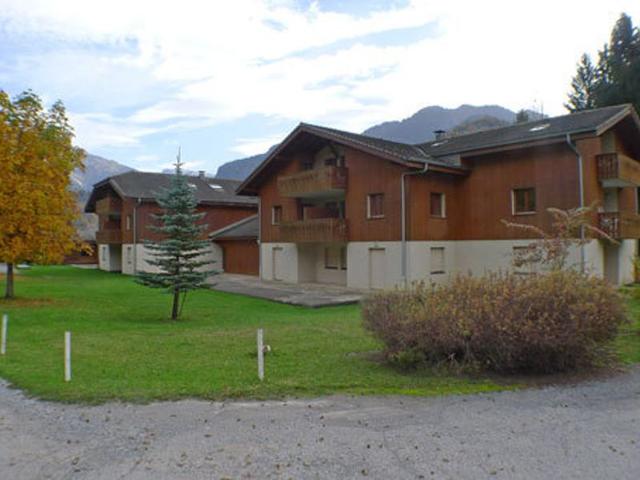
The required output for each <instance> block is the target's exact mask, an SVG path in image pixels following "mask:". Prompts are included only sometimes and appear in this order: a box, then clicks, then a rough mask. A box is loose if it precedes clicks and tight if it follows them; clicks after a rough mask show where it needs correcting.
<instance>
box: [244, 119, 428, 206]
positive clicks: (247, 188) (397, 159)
mask: <svg viewBox="0 0 640 480" xmlns="http://www.w3.org/2000/svg"><path fill="white" fill-rule="evenodd" d="M302 132H306V133H309V134H311V135H316V136H318V137H320V138H324V139H327V140H332V141H335V142H336V143H340V144H342V145H345V146H348V147H351V148H354V149H356V150H360V151H363V152H365V153H369V154H371V155H375V156H376V157H380V158H383V159H385V160H389V161H391V162H394V163H398V164H401V165H404V166H406V167H412V168H420V165H424V163H425V162H426V161H427V159H425V160H416V159H407V158H404V157H401V156H398V155H394V154H392V153H390V152H386V151H384V150H380V149H376V148H371V147H367V146H366V145H362V144H360V143H358V142H354V141H352V140H349V139H346V138H343V137H341V136H339V135H333V134H331V133H330V132H327V131H325V130H320V129H317V128H315V127H314V126H312V125H308V124H305V123H301V124H299V125H298V126H297V127H296V128H295V129H294V130H293V131H292V132H291V133H290V134H289V135H287V137H286V138H285V139H284V140H283V141H282V142H281V143H280V144H279V145H278V146H277V147H276V148H275V149H274V150H273V151H272V152H271V153H270V154H269V155H268V156H267V158H265V159H264V160H263V161H262V163H260V165H258V167H256V169H255V170H254V171H253V172H251V175H249V177H247V178H246V179H245V180H244V182H242V183H241V184H240V185H239V186H238V188H237V189H236V193H237V194H239V195H255V194H256V193H257V189H256V188H255V187H254V188H251V183H252V182H253V181H254V180H255V179H256V178H257V176H258V175H259V174H260V173H261V172H262V171H263V170H264V168H265V167H266V166H267V165H268V164H269V163H271V162H272V161H273V160H274V159H275V158H276V157H277V156H278V154H279V153H280V152H282V150H284V148H286V146H287V145H288V144H289V143H290V142H291V141H292V140H293V139H294V138H295V137H296V136H297V135H298V134H300V133H302Z"/></svg>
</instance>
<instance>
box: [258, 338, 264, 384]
mask: <svg viewBox="0 0 640 480" xmlns="http://www.w3.org/2000/svg"><path fill="white" fill-rule="evenodd" d="M258 378H259V379H260V380H264V342H263V331H262V329H261V328H259V329H258Z"/></svg>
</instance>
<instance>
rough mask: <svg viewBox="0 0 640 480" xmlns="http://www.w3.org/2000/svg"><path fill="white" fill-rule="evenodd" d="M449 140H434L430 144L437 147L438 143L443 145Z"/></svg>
mask: <svg viewBox="0 0 640 480" xmlns="http://www.w3.org/2000/svg"><path fill="white" fill-rule="evenodd" d="M448 141H449V140H442V141H441V142H436V143H432V144H431V146H432V147H439V146H440V145H444V144H445V143H447V142H448Z"/></svg>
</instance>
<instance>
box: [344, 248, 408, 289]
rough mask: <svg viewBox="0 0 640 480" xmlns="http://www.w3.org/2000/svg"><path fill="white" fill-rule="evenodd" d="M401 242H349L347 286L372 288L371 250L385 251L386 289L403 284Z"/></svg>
mask: <svg viewBox="0 0 640 480" xmlns="http://www.w3.org/2000/svg"><path fill="white" fill-rule="evenodd" d="M400 246H401V243H400V242H349V243H348V244H347V286H349V287H352V288H370V284H369V283H370V276H369V255H370V254H369V250H371V249H384V258H385V265H386V266H385V277H384V288H393V287H394V286H395V285H400V284H401V283H402V270H401V258H402V250H401V247H400Z"/></svg>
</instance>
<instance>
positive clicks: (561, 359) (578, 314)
mask: <svg viewBox="0 0 640 480" xmlns="http://www.w3.org/2000/svg"><path fill="white" fill-rule="evenodd" d="M363 318H364V324H365V327H366V328H367V329H368V330H370V331H371V332H373V334H374V335H375V336H376V337H378V338H379V339H380V340H382V342H383V343H384V345H385V352H386V355H387V358H389V359H391V360H395V361H397V362H398V363H401V364H403V365H408V364H415V363H417V362H421V361H426V362H428V363H432V364H437V363H441V362H446V361H455V362H459V363H462V364H469V365H480V366H481V367H482V368H487V369H489V370H494V371H499V372H514V371H528V372H559V371H566V370H571V369H575V368H578V367H585V366H590V365H593V364H594V363H597V362H598V361H599V360H600V359H601V358H602V354H603V353H604V352H605V351H606V347H607V344H608V343H609V342H610V341H611V340H612V339H613V338H614V337H615V335H616V332H617V331H618V327H619V326H620V325H621V324H622V323H623V322H625V321H626V318H627V317H626V312H625V306H624V302H623V299H622V297H621V296H620V294H619V293H618V292H617V291H616V290H615V289H614V288H613V287H612V286H611V285H609V284H608V283H606V282H605V281H604V280H601V279H598V278H596V277H592V276H588V275H585V274H581V273H579V272H575V271H571V270H569V271H561V270H558V271H552V272H550V273H548V274H544V275H530V276H522V275H517V274H513V273H497V274H489V275H486V276H483V277H473V276H470V275H461V276H457V277H454V278H453V279H452V280H451V281H450V282H449V283H446V284H443V285H430V286H427V285H425V284H418V285H416V286H414V287H413V288H411V289H409V290H397V291H385V292H379V293H376V294H373V295H371V296H369V297H368V298H366V299H365V300H364V302H363Z"/></svg>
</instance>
